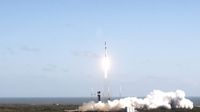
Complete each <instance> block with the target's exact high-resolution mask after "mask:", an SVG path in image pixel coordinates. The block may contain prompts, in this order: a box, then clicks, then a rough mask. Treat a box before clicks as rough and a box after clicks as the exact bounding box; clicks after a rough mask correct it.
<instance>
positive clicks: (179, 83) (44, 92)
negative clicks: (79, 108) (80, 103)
mask: <svg viewBox="0 0 200 112" xmlns="http://www.w3.org/2000/svg"><path fill="white" fill-rule="evenodd" d="M199 6H200V1H198V0H196V1H195V0H165V1H164V0H151V1H150V0H137V1H136V0H135V1H134V0H130V1H128V0H125V1H124V0H79V1H78V0H1V1H0V97H73V96H90V94H91V90H92V89H93V91H95V92H96V91H97V90H99V89H102V87H103V85H104V82H105V81H104V76H103V75H104V72H103V69H102V66H101V61H102V58H103V55H104V41H105V40H106V41H107V44H108V54H109V56H110V57H111V69H110V71H109V72H108V79H109V82H110V88H111V90H112V95H113V96H119V88H120V86H121V88H122V95H123V96H145V95H146V94H148V93H149V92H150V91H152V90H153V89H160V90H163V91H174V90H176V89H182V90H184V91H185V92H186V94H187V95H189V96H199V95H200V81H199V79H200V69H199V67H200V7H199Z"/></svg>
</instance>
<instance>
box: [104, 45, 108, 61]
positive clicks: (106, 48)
mask: <svg viewBox="0 0 200 112" xmlns="http://www.w3.org/2000/svg"><path fill="white" fill-rule="evenodd" d="M104 45H105V58H106V57H107V44H106V41H105V44H104Z"/></svg>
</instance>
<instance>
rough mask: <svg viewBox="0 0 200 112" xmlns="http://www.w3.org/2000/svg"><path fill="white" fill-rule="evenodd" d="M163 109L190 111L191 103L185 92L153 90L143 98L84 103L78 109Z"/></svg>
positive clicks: (130, 110) (132, 110) (133, 111)
mask: <svg viewBox="0 0 200 112" xmlns="http://www.w3.org/2000/svg"><path fill="white" fill-rule="evenodd" d="M159 107H164V108H167V109H172V108H186V109H192V108H193V103H192V102H191V101H190V100H189V99H186V98H185V92H184V91H182V90H176V91H175V92H163V91H160V90H154V91H152V92H151V93H150V94H148V95H147V96H146V97H145V98H143V99H142V98H137V97H127V98H123V99H119V100H113V101H108V102H106V103H103V102H101V101H100V102H98V103H95V102H89V103H84V104H83V105H82V106H80V107H79V110H80V111H117V110H120V109H125V108H127V111H128V112H137V111H136V109H138V108H147V109H155V108H159Z"/></svg>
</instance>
